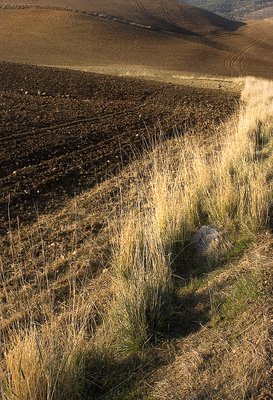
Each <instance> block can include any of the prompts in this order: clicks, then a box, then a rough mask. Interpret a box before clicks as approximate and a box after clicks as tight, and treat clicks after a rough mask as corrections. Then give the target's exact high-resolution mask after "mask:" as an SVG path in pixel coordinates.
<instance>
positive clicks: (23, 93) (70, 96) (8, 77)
mask: <svg viewBox="0 0 273 400" xmlns="http://www.w3.org/2000/svg"><path fill="white" fill-rule="evenodd" d="M237 100H238V98H237V97H236V96H235V95H231V94H227V93H224V92H221V91H220V90H219V91H217V90H208V89H197V88H192V87H186V86H185V87H183V86H174V85H170V84H158V83H152V82H147V81H140V80H134V79H125V78H116V77H115V78H114V77H107V76H103V75H96V74H89V73H82V72H74V71H69V70H56V69H50V68H41V67H31V66H26V65H15V64H8V63H2V64H0V113H1V120H0V141H1V147H0V187H1V192H0V193H1V194H0V218H1V224H0V227H1V233H4V232H6V230H7V229H8V226H9V221H8V217H10V219H11V223H13V222H14V221H16V218H17V217H18V218H19V219H20V221H21V222H29V221H31V220H33V219H34V218H35V217H36V213H37V212H39V213H44V212H48V211H49V210H52V209H56V208H58V207H59V206H60V205H61V204H62V203H63V201H64V200H65V199H67V198H69V197H71V196H74V195H76V194H78V193H80V192H82V191H83V190H85V189H87V188H90V187H93V186H94V185H96V184H97V183H98V182H101V181H103V180H105V179H107V178H108V177H109V176H111V175H113V174H115V173H117V172H118V171H120V169H121V168H122V167H123V166H124V165H126V163H128V161H129V160H131V159H132V158H133V157H135V156H136V154H137V153H138V152H139V151H141V150H142V149H143V147H145V146H147V145H148V144H149V143H151V141H153V140H154V138H155V136H158V135H162V134H164V135H165V137H168V136H170V135H173V133H174V130H177V131H178V132H183V131H185V129H188V128H193V127H195V128H197V127H200V131H201V130H203V129H204V128H206V127H207V128H208V122H207V121H210V123H211V124H213V123H218V122H220V121H221V120H222V118H223V116H229V115H230V114H231V113H232V112H233V111H234V109H235V107H236V104H237Z"/></svg>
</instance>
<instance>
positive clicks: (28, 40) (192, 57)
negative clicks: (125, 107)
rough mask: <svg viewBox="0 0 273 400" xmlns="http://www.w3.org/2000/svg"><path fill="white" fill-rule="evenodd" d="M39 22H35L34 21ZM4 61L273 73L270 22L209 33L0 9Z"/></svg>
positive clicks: (117, 69)
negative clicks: (170, 30)
mask: <svg viewBox="0 0 273 400" xmlns="http://www.w3.org/2000/svg"><path fill="white" fill-rule="evenodd" d="M34 21H35V23H34ZM0 37H1V40H0V60H1V61H9V62H17V63H22V62H23V63H28V64H38V65H46V66H59V67H69V68H75V69H83V70H88V71H94V72H102V73H108V74H109V73H111V74H119V75H120V74H121V75H126V74H131V73H134V71H135V75H137V76H139V75H142V76H143V75H145V74H146V75H149V77H151V76H152V77H153V76H156V74H157V73H160V74H161V73H164V79H169V78H171V77H172V76H177V75H179V74H182V75H185V74H200V75H210V76H211V75H218V76H219V75H220V76H238V75H245V74H250V75H255V76H264V77H269V78H270V77H272V71H273V57H272V54H273V31H272V24H271V23H270V21H267V22H263V23H255V24H250V25H247V26H244V27H242V28H240V29H239V30H237V31H236V32H225V33H223V34H217V35H209V36H202V37H200V36H196V35H195V36H192V35H177V34H171V33H168V32H156V31H153V30H149V29H141V28H140V27H137V26H131V25H129V24H124V23H118V22H117V21H113V20H108V19H102V18H98V17H94V16H90V15H84V14H82V13H76V12H67V11H64V10H48V9H23V10H22V9H0Z"/></svg>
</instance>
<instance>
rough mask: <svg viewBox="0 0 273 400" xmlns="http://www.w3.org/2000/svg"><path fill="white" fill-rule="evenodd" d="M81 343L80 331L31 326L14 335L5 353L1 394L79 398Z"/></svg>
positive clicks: (30, 399)
mask: <svg viewBox="0 0 273 400" xmlns="http://www.w3.org/2000/svg"><path fill="white" fill-rule="evenodd" d="M84 348H85V343H84V338H83V337H82V334H81V332H78V333H77V334H72V332H69V330H67V329H66V331H65V332H60V331H59V330H56V331H54V330H51V329H50V330H46V331H44V332H42V333H41V332H40V331H38V330H37V329H36V328H32V329H30V330H29V331H27V332H24V333H23V332H22V333H20V334H17V335H14V336H13V337H12V339H11V344H10V345H9V349H8V350H7V351H6V353H5V365H6V372H7V374H6V379H5V382H4V393H5V398H8V399H10V400H15V399H22V400H37V399H52V400H54V399H56V400H57V399H58V400H62V399H71V400H74V399H75V400H76V399H80V398H81V393H82V389H83V380H82V377H83V371H84V364H83V357H82V354H83V353H84Z"/></svg>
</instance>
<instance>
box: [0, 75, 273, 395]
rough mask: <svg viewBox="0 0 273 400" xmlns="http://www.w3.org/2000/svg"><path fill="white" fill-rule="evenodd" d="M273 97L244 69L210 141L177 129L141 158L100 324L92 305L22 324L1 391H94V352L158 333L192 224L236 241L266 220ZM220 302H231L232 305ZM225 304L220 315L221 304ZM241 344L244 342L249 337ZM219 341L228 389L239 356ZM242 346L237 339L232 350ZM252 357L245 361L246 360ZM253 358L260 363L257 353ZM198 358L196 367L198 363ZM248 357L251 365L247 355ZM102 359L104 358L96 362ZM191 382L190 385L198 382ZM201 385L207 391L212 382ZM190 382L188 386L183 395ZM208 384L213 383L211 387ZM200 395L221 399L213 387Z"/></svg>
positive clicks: (271, 89) (137, 346) (140, 343)
mask: <svg viewBox="0 0 273 400" xmlns="http://www.w3.org/2000/svg"><path fill="white" fill-rule="evenodd" d="M272 99H273V84H272V83H271V82H267V81H263V80H255V79H251V78H249V79H247V80H246V84H245V87H244V89H243V92H242V101H243V102H244V104H242V107H241V110H240V112H239V114H238V115H237V116H235V117H234V119H233V120H232V121H230V123H229V124H227V125H225V126H223V127H221V132H220V131H219V132H218V134H217V135H216V136H214V141H213V143H211V142H208V141H207V140H204V139H203V138H201V137H200V138H195V139H194V138H193V137H191V136H187V137H183V138H177V139H175V140H174V141H172V142H170V143H169V144H168V145H166V144H159V145H158V146H157V147H156V149H155V150H154V151H152V152H151V153H150V154H149V157H148V159H146V160H145V162H143V163H142V164H141V163H140V164H139V165H140V167H139V169H140V171H139V172H138V173H137V178H136V177H134V188H133V191H135V192H137V197H134V199H135V200H136V201H135V203H134V205H133V206H132V205H128V204H123V199H122V207H124V209H126V210H128V209H129V210H130V212H127V211H123V210H122V215H118V216H117V217H116V220H115V221H114V225H116V226H115V229H113V231H112V232H113V233H112V235H113V237H114V239H113V243H114V248H113V252H112V253H113V257H112V260H111V263H112V285H111V288H109V292H110V293H111V295H112V304H111V307H110V309H109V311H107V312H105V314H104V316H103V318H101V319H102V321H103V323H102V324H101V326H100V327H99V328H98V329H97V331H96V332H95V333H94V337H92V335H90V332H89V330H90V329H89V328H90V327H89V318H90V312H88V313H87V314H85V313H83V315H85V316H86V315H87V317H84V318H83V319H80V322H79V307H72V310H71V313H70V315H72V317H71V319H70V320H69V323H68V324H67V323H64V321H63V320H62V321H61V320H58V319H57V318H56V317H53V318H52V319H51V320H47V321H46V322H45V323H43V324H42V325H41V326H34V325H32V326H31V327H30V328H28V329H27V330H22V328H21V331H19V333H18V332H17V331H16V330H15V331H13V332H12V334H11V335H10V337H9V338H8V339H6V342H5V352H4V355H3V360H2V365H3V371H4V376H5V377H4V378H3V379H2V381H3V384H2V386H3V388H2V393H3V398H5V399H7V400H15V399H16V398H20V399H22V400H34V399H36V400H45V399H47V400H48V399H52V400H53V399H56V400H57V399H64V398H65V399H77V398H84V396H86V397H87V398H88V396H89V398H90V397H92V396H91V394H90V391H89V392H88V393H87V392H86V387H89V388H90V382H89V383H87V382H86V381H85V379H84V377H85V376H89V374H90V373H91V372H90V371H93V372H94V371H96V357H97V354H100V356H101V357H102V359H103V357H105V359H106V358H108V359H109V354H110V356H113V363H114V361H115V362H116V360H117V359H118V358H119V357H121V359H124V357H126V356H128V355H132V354H135V353H138V352H139V351H143V350H144V349H145V348H146V347H147V346H150V345H151V343H152V342H154V341H155V340H156V339H158V338H161V337H162V334H163V333H164V332H165V330H166V328H167V327H168V319H169V317H171V316H172V307H173V302H174V299H175V290H174V286H175V285H174V282H173V277H172V275H173V269H174V268H179V269H181V270H186V269H188V268H190V267H191V266H190V265H189V264H188V263H187V261H186V260H185V259H182V261H181V259H180V255H181V254H183V252H184V250H185V247H186V246H187V241H188V240H189V239H190V237H191V234H192V233H193V232H194V231H196V230H197V229H198V228H199V227H200V226H201V225H202V224H213V225H215V226H217V227H218V228H219V229H222V230H223V231H225V234H226V240H227V241H229V242H230V243H231V244H234V242H236V241H239V240H240V238H242V237H245V236H249V235H250V236H251V235H254V234H256V233H257V232H259V231H260V230H261V229H263V228H265V227H266V224H267V221H268V213H269V206H270V200H271V195H272V185H271V181H270V173H271V170H272V159H271V157H270V154H271V147H272V133H273V132H272V130H273V128H272V127H273V120H272V111H273V110H272V107H273V100H272ZM141 165H142V168H141ZM143 165H144V167H143ZM121 197H122V196H121ZM15 248H16V247H14V249H15ZM77 254H78V253H77V249H73V255H74V256H73V259H72V261H71V264H72V265H73V263H76V258H77ZM15 256H16V255H15ZM16 257H17V256H16ZM178 260H179V263H180V264H179V265H178ZM181 263H182V264H183V265H182V264H181ZM47 265H48V264H47V262H45V266H47ZM241 283H242V282H241ZM244 284H245V282H243V283H242V285H243V287H246V286H244ZM239 286H240V285H239ZM239 289H240V287H239ZM239 289H238V290H239ZM239 292H240V290H239ZM243 292H244V293H245V291H243ZM232 293H233V294H232V296H233V297H232V296H231V297H230V298H232V299H234V298H236V297H238V296H237V294H236V293H237V292H236V290H235V292H232ZM71 300H72V299H71ZM85 301H86V297H85ZM234 301H235V300H234ZM234 301H233V300H232V303H233V302H234ZM72 304H73V301H72ZM226 307H228V308H229V309H230V307H229V306H228V304H226ZM241 309H243V308H240V305H239V306H238V308H237V309H236V311H234V310H233V311H232V312H231V315H234V312H235V314H236V316H237V317H238V318H239V319H240V311H241ZM221 310H222V312H223V313H224V314H226V312H225V308H224V307H223V308H222V309H221ZM238 310H239V311H238ZM232 313H233V314H232ZM52 315H54V313H52ZM81 315H82V312H81ZM66 322H67V320H66ZM30 325H31V324H30ZM261 329H263V328H262V326H261ZM204 338H205V339H204V340H206V338H207V336H206V334H205V336H204ZM247 343H248V342H245V344H244V345H246V346H248V344H247ZM237 344H238V343H237ZM237 344H236V346H237ZM202 345H204V346H205V344H203V343H202ZM223 346H224V347H223V348H221V349H220V350H219V352H220V353H219V354H224V359H225V363H226V365H229V372H228V373H227V372H226V371H227V369H223V370H222V365H221V366H217V368H218V367H219V368H220V370H221V371H222V373H221V374H222V375H221V376H222V380H223V382H224V385H225V387H226V389H225V390H228V387H227V385H228V380H229V379H232V377H231V372H232V368H233V367H232V365H233V363H235V362H237V361H238V360H239V359H240V357H239V358H236V357H233V356H231V355H227V354H226V353H224V352H225V346H226V345H225V344H224V345H223ZM239 350H240V345H239V344H238V346H237V347H236V349H235V352H236V354H238V353H239ZM92 351H93V356H92ZM107 352H109V354H107ZM191 352H192V353H194V352H195V350H194V349H192V350H191ZM121 354H122V355H121ZM193 356H194V354H193V355H192V357H193ZM88 357H89V361H88ZM114 359H115V360H114ZM90 360H92V362H91V361H90ZM192 360H194V357H193V358H192ZM240 360H241V359H240ZM241 361H242V360H241ZM241 361H240V362H241ZM252 361H253V360H252V359H251V360H249V362H248V364H249V365H252ZM256 361H257V360H256ZM256 361H255V362H256ZM258 361H259V362H260V361H261V365H262V363H263V356H262V357H261V358H259V360H258ZM217 362H218V361H217ZM197 364H198V363H197ZM197 364H196V363H195V364H194V367H193V368H197V370H198V367H196V365H197ZM199 364H200V363H199ZM200 365H201V364H200ZM244 365H245V368H246V369H247V364H244ZM98 368H101V363H98V364H97V369H98ZM200 368H201V367H200ZM88 369H90V371H88ZM197 370H196V371H197ZM196 371H195V370H194V371H193V373H194V374H196ZM184 372H185V371H184ZM250 373H251V374H252V372H251V371H250ZM255 373H256V372H255V371H254V372H253V374H254V375H253V374H252V375H251V376H252V378H251V379H252V381H251V382H252V384H253V385H255V384H256V383H255V382H256V381H258V379H257V376H255ZM185 374H186V372H185ZM91 375H92V373H91ZM186 375H187V374H186ZM186 375H185V376H186ZM193 376H194V375H193ZM246 376H247V375H246ZM91 380H92V379H91ZM189 382H190V380H189V379H188V384H189ZM200 382H201V381H200ZM185 384H186V383H185ZM192 385H193V386H192V388H195V385H196V382H192ZM200 385H201V383H200ZM91 386H92V385H91ZM207 388H208V389H207V390H209V391H212V387H211V386H209V385H208V386H207ZM183 390H184V389H183ZM188 390H189V387H188V388H187V390H186V392H185V393H188V395H187V396H189V392H188ZM194 390H195V389H194ZM200 390H201V386H200V387H199V389H198V390H197V389H196V393H197V395H196V396H197V397H196V396H195V397H194V396H192V397H181V398H187V399H190V398H194V399H197V398H200V399H201V398H204V397H200V396H201V395H203V396H204V395H206V396H212V395H210V394H209V395H208V394H207V393H206V394H204V393H203V394H202V393H201V392H200ZM214 390H216V392H217V390H218V389H217V387H216V388H214ZM100 393H101V392H100ZM219 393H224V395H225V396H226V397H224V398H230V399H231V398H232V397H228V396H227V395H226V392H225V391H220V392H219ZM230 393H231V392H230ZM198 396H199V397H198ZM157 398H158V397H157ZM162 398H164V397H162ZM165 398H167V397H165ZM206 398H215V399H216V398H217V399H220V397H219V396H218V397H217V396H216V395H215V396H214V397H213V396H212V397H206ZM234 398H235V397H234ZM236 398H237V397H236ZM238 399H239V397H238Z"/></svg>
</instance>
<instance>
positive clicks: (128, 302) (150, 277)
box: [108, 220, 173, 352]
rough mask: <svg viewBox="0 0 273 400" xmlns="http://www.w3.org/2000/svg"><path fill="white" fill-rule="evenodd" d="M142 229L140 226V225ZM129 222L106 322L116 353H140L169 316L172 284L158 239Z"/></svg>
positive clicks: (116, 263)
mask: <svg viewBox="0 0 273 400" xmlns="http://www.w3.org/2000/svg"><path fill="white" fill-rule="evenodd" d="M142 228H143V226H142ZM146 229H147V230H146V231H145V235H144V234H143V232H142V231H141V230H140V227H139V226H138V227H137V226H136V225H134V224H133V221H132V220H131V224H130V223H128V224H127V225H126V228H124V229H123V230H122V234H121V236H120V241H121V242H120V247H119V249H118V252H117V254H116V258H115V261H114V271H113V273H114V286H115V287H114V292H115V298H114V303H113V306H112V309H111V312H110V314H109V321H108V323H110V324H111V326H112V329H113V330H114V331H116V335H117V341H116V345H117V346H118V349H119V351H125V352H135V351H139V350H142V349H143V348H144V346H145V345H146V344H148V343H149V341H150V340H151V339H155V338H156V337H157V335H158V334H160V332H162V330H164V328H166V321H167V320H168V316H170V314H171V307H172V300H173V284H172V278H171V269H170V265H169V259H168V257H166V254H164V252H163V247H162V243H161V242H160V240H155V236H154V233H153V234H152V232H151V231H150V228H149V227H146Z"/></svg>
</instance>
